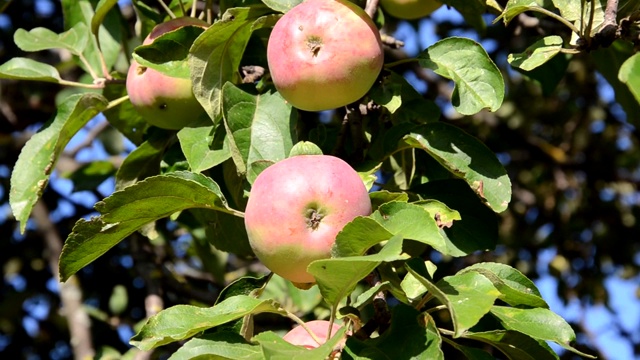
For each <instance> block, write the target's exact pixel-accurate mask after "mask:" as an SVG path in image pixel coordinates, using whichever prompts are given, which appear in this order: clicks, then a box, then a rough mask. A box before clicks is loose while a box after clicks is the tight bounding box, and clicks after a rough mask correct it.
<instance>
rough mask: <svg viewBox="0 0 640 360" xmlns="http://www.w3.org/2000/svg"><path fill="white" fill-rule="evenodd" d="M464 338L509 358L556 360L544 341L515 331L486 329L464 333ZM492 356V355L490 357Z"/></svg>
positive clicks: (556, 356)
mask: <svg viewBox="0 0 640 360" xmlns="http://www.w3.org/2000/svg"><path fill="white" fill-rule="evenodd" d="M464 337H465V338H469V339H474V340H479V341H482V342H483V343H487V344H489V345H491V346H493V347H495V348H496V349H498V350H500V351H502V353H504V354H505V355H506V356H507V357H508V358H509V359H519V360H520V359H521V360H558V359H559V357H558V355H557V354H556V353H555V351H553V349H551V348H550V347H549V345H547V343H546V342H544V341H540V340H535V339H532V338H530V337H529V336H527V335H525V334H522V333H519V332H517V331H503V330H495V331H487V332H477V333H471V332H470V333H466V334H465V335H464ZM492 358H493V357H492Z"/></svg>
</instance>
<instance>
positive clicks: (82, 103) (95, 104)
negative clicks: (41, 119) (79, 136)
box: [9, 93, 107, 232]
mask: <svg viewBox="0 0 640 360" xmlns="http://www.w3.org/2000/svg"><path fill="white" fill-rule="evenodd" d="M106 106H107V100H106V99H105V98H104V97H102V96H101V95H99V94H95V93H85V94H76V95H71V96H69V97H68V98H67V99H65V101H64V102H62V103H61V104H60V105H59V106H58V112H57V113H56V116H55V118H54V119H53V120H50V121H49V122H47V123H46V124H44V125H43V126H42V128H41V129H40V130H39V131H38V133H36V134H35V135H33V136H32V137H31V139H29V141H27V143H26V144H25V146H24V147H23V148H22V151H21V152H20V156H19V157H18V160H17V161H16V164H15V166H14V168H13V171H12V173H11V191H10V194H9V202H10V204H11V209H12V210H13V214H14V216H15V217H16V220H18V221H19V222H20V231H21V232H24V230H25V228H26V225H27V220H28V219H29V215H30V214H31V210H32V209H33V206H34V205H35V203H36V201H38V198H40V196H41V195H42V192H43V191H44V188H45V187H46V186H47V182H48V181H49V176H50V175H51V172H52V171H53V170H54V168H55V164H56V162H57V161H58V156H60V154H61V153H62V151H63V150H64V148H65V146H66V145H67V143H68V142H69V140H71V138H72V137H73V136H74V135H75V134H76V133H77V132H78V131H79V130H80V129H82V127H84V126H85V125H86V124H87V122H89V120H91V119H92V118H93V117H94V116H96V115H97V114H99V113H100V112H101V111H102V110H103V109H104V108H105V107H106Z"/></svg>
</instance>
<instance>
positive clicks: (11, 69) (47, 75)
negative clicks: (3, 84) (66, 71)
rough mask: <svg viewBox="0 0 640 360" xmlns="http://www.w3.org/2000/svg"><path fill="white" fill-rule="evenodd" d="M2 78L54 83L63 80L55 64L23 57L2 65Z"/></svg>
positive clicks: (0, 71) (0, 66) (0, 70)
mask: <svg viewBox="0 0 640 360" xmlns="http://www.w3.org/2000/svg"><path fill="white" fill-rule="evenodd" d="M0 79H16V80H31V81H46V82H52V83H59V82H60V81H61V80H62V79H61V78H60V73H58V70H56V68H54V67H53V66H51V65H49V64H44V63H41V62H38V61H35V60H31V59H28V58H21V57H14V58H12V59H10V60H9V61H7V62H6V63H4V64H2V65H0Z"/></svg>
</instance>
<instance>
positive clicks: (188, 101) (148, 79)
mask: <svg viewBox="0 0 640 360" xmlns="http://www.w3.org/2000/svg"><path fill="white" fill-rule="evenodd" d="M184 26H199V27H202V28H206V27H208V26H209V24H208V23H207V22H205V21H203V20H200V19H197V18H192V17H181V18H176V19H172V20H169V21H167V22H164V23H161V24H158V25H157V26H156V27H154V28H153V30H152V31H151V33H149V35H148V36H147V37H146V38H145V40H144V42H143V43H142V44H143V45H149V44H151V43H153V41H154V40H155V39H156V38H157V37H159V36H160V35H162V34H164V33H167V32H169V31H173V30H176V29H179V28H181V27H184ZM126 85H127V93H128V94H129V99H130V100H131V104H132V105H133V107H134V108H135V109H136V111H137V112H138V113H139V114H140V115H141V116H142V117H143V118H144V119H145V120H146V121H147V122H148V123H149V124H151V125H155V126H157V127H160V128H164V129H172V130H178V129H181V128H183V127H184V126H185V125H187V124H188V123H190V122H192V121H193V120H194V119H196V118H197V117H198V116H200V115H201V114H202V113H204V109H203V108H202V106H200V103H199V102H198V100H197V99H196V97H195V95H194V94H193V90H192V87H191V79H183V78H177V77H171V76H168V75H165V74H163V73H161V72H159V71H156V70H154V69H151V68H148V67H146V66H141V65H140V64H138V63H137V62H136V61H135V60H132V61H131V66H130V67H129V72H128V74H127V82H126Z"/></svg>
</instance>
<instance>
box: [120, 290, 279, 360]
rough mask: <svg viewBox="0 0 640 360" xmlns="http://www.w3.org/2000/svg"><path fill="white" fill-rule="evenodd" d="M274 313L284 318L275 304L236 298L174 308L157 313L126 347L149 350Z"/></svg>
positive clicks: (249, 297)
mask: <svg viewBox="0 0 640 360" xmlns="http://www.w3.org/2000/svg"><path fill="white" fill-rule="evenodd" d="M260 313H275V314H280V315H283V316H286V313H285V312H284V311H283V310H282V309H281V308H280V305H278V303H276V302H274V301H272V300H258V299H256V298H253V297H251V296H246V295H238V296H233V297H230V298H228V299H226V300H225V301H223V302H221V303H218V304H216V305H215V306H212V307H209V308H202V307H197V306H191V305H176V306H173V307H170V308H168V309H165V310H162V311H160V312H159V313H158V314H156V315H154V316H152V317H151V318H149V320H147V322H146V323H145V324H144V326H143V327H142V329H140V331H139V332H138V333H137V334H136V335H135V336H133V337H132V338H131V341H130V344H131V345H134V346H136V347H138V348H139V349H141V350H151V349H153V348H156V347H158V346H162V345H166V344H169V343H172V342H175V341H180V340H185V339H187V338H190V337H192V336H194V335H196V334H198V333H199V332H201V331H204V330H207V329H211V328H214V327H216V326H218V325H222V324H225V323H228V322H230V321H233V320H237V319H240V318H242V317H244V316H245V315H250V314H260Z"/></svg>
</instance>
